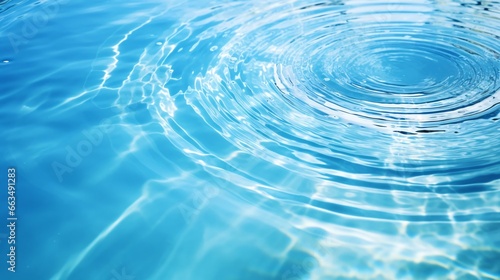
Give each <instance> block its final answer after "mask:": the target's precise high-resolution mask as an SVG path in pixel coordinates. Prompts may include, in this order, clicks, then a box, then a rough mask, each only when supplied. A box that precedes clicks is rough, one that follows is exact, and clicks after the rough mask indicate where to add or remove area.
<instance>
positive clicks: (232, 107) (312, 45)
mask: <svg viewBox="0 0 500 280" xmlns="http://www.w3.org/2000/svg"><path fill="white" fill-rule="evenodd" d="M497 7H498V5H497V4H496V3H493V2H491V3H489V4H488V3H487V2H481V3H480V4H477V3H476V5H466V4H461V5H459V4H458V3H456V2H451V1H450V2H446V3H444V4H443V3H441V4H440V3H427V2H425V3H420V4H414V3H413V4H412V2H408V3H404V2H403V3H399V2H398V4H390V3H389V4H388V3H378V2H369V3H368V2H359V1H353V2H349V1H346V2H336V1H331V2H320V3H309V4H302V3H301V2H292V3H287V4H271V5H261V4H259V3H255V4H254V5H252V6H251V7H247V6H245V5H242V6H239V5H237V4H235V5H234V6H231V7H227V6H224V7H218V8H216V9H213V10H210V14H205V15H200V16H199V17H197V18H194V19H191V20H190V21H189V22H190V24H191V26H190V27H191V28H193V29H195V30H196V29H199V31H200V32H201V33H200V34H199V35H197V36H196V37H195V36H192V37H187V38H185V39H183V41H182V42H181V43H175V44H173V45H170V47H171V48H174V49H173V50H172V53H173V54H175V53H176V51H177V52H181V53H182V52H187V51H189V52H190V53H191V52H192V51H193V50H195V49H196V48H198V49H204V50H206V51H207V53H209V54H210V56H211V57H212V59H211V60H210V61H209V62H208V63H207V64H206V65H203V64H202V65H197V66H196V67H198V68H199V71H198V72H196V71H193V72H191V73H187V75H193V74H195V75H197V76H196V80H195V81H193V88H192V89H190V90H187V91H186V92H187V94H186V95H185V97H186V98H187V100H188V102H189V104H190V105H191V106H193V107H194V108H195V109H196V110H197V112H199V114H200V115H202V116H203V117H204V119H205V120H209V121H208V123H209V124H210V125H211V126H212V127H213V128H215V129H216V130H218V131H219V133H220V134H221V135H222V136H223V137H224V138H226V139H227V140H228V141H230V142H232V143H233V144H235V145H237V146H238V147H239V148H240V150H245V151H248V152H249V153H252V152H253V151H262V153H259V156H261V157H263V158H265V159H266V160H267V161H271V162H279V163H280V164H281V163H282V164H283V165H286V166H287V168H289V169H294V170H302V171H306V170H308V171H311V172H312V173H313V174H316V175H319V176H327V177H328V176H344V175H345V174H349V175H353V176H356V177H357V178H358V179H360V181H363V182H364V183H361V184H362V185H363V186H368V187H369V186H376V185H377V184H373V183H374V181H380V182H386V183H387V184H392V183H395V184H396V186H393V187H395V188H397V189H408V188H406V187H405V186H407V185H408V182H411V181H412V180H415V181H419V183H425V184H424V185H426V186H429V185H435V184H434V183H440V182H446V184H448V183H449V182H450V180H451V181H453V180H454V178H460V180H466V179H469V180H473V179H474V178H476V177H478V172H479V173H481V172H483V173H486V174H491V172H493V169H494V168H496V167H495V166H496V164H497V163H498V157H497V155H498V152H499V151H498V149H499V148H498V147H500V145H498V140H497V139H498V137H497V136H498V124H497V120H498V109H499V106H498V103H499V101H498V99H499V98H500V90H499V89H500V78H499V72H500V57H499V52H498V50H500V43H499V42H500V41H499V40H498V36H499V34H498V31H497V30H498V27H499V26H500V23H499V20H498V18H497V17H496V16H497V15H498V13H496V12H495V11H494V9H496V8H497ZM243 10H244V11H246V12H244V13H242V12H241V11H243ZM234 15H237V16H234ZM207 18H209V19H207ZM210 18H211V19H220V18H227V20H225V21H223V22H216V21H210ZM207 22H210V23H211V24H213V26H212V25H210V24H208V26H209V27H208V28H207V27H206V26H207ZM183 32H184V29H181V30H180V31H178V34H183ZM167 43H168V42H167ZM182 45H186V46H182ZM193 46H194V47H193ZM193 53H196V52H193ZM198 53H199V52H198ZM202 53H203V52H202ZM176 55H178V54H176ZM192 59H193V61H196V60H198V59H199V61H207V60H206V59H202V57H201V56H200V57H199V58H197V57H196V55H194V57H192ZM187 75H186V76H185V77H184V76H183V77H182V78H183V79H189V77H187ZM173 95H175V93H174V94H173ZM466 167H467V170H468V171H467V172H465V169H464V168H466ZM457 170H461V171H457ZM339 172H340V173H339ZM358 172H359V174H358ZM401 172H403V174H402V173H401ZM317 173H320V174H317ZM366 173H372V174H383V176H381V177H379V178H373V177H374V176H365V175H364V174H366ZM457 173H459V175H460V176H456V175H453V176H452V175H450V174H457ZM494 173H495V174H496V171H494ZM424 175H425V176H427V179H425V180H424V181H421V182H420V180H423V178H424V177H425V176H424ZM483 175H484V174H483ZM429 176H431V177H432V180H431V179H429V178H430V177H429ZM483 177H484V176H483ZM487 177H488V176H487ZM491 179H492V178H491V176H489V177H488V180H491ZM410 189H413V188H410ZM430 189H432V191H435V189H434V188H430ZM442 190H443V191H444V190H447V191H449V190H450V188H444V189H442ZM451 190H453V191H456V190H455V189H453V188H451ZM419 191H422V189H421V190H419Z"/></svg>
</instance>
